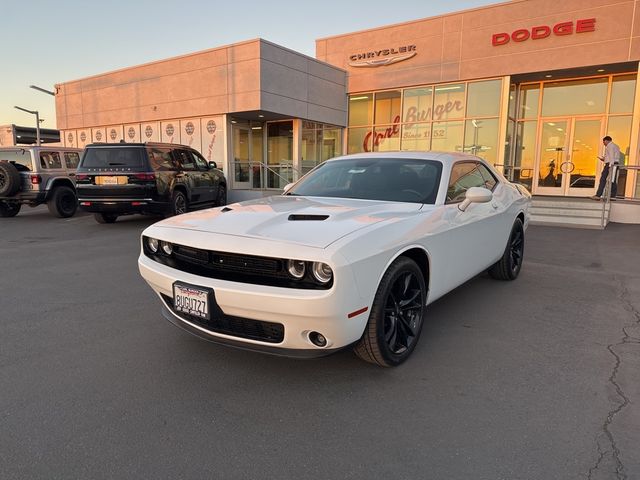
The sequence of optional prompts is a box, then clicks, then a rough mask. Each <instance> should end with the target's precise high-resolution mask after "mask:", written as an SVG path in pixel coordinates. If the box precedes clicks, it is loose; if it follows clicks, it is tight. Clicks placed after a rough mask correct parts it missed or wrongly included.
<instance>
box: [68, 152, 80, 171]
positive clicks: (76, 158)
mask: <svg viewBox="0 0 640 480" xmlns="http://www.w3.org/2000/svg"><path fill="white" fill-rule="evenodd" d="M64 163H65V165H66V166H67V168H69V169H72V170H75V169H76V168H78V163H80V155H78V154H77V153H76V152H64Z"/></svg>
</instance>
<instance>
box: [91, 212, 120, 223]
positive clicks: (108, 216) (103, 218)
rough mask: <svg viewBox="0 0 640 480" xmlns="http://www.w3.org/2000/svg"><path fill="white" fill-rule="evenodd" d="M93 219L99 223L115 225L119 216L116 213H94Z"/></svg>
mask: <svg viewBox="0 0 640 480" xmlns="http://www.w3.org/2000/svg"><path fill="white" fill-rule="evenodd" d="M93 218H95V220H96V222H98V223H115V222H116V220H117V219H118V215H116V214H115V213H94V214H93Z"/></svg>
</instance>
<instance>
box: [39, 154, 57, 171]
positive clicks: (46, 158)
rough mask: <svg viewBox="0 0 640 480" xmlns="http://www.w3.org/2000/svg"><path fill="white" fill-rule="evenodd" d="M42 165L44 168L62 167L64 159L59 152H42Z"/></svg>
mask: <svg viewBox="0 0 640 480" xmlns="http://www.w3.org/2000/svg"><path fill="white" fill-rule="evenodd" d="M40 166H41V167H42V168H62V160H60V154H59V153H58V152H40Z"/></svg>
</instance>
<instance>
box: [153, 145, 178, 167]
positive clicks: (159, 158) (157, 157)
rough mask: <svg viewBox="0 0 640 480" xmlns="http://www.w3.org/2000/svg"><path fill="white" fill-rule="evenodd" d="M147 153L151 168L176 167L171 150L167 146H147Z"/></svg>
mask: <svg viewBox="0 0 640 480" xmlns="http://www.w3.org/2000/svg"><path fill="white" fill-rule="evenodd" d="M147 155H148V156H149V163H150V164H151V168H152V169H153V170H155V171H167V170H175V169H176V167H175V163H174V161H173V157H172V156H171V150H170V149H168V148H167V149H163V148H149V149H147Z"/></svg>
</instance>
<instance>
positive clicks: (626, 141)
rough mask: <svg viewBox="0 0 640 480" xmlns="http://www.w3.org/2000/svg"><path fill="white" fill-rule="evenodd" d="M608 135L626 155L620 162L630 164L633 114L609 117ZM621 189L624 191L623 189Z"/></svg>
mask: <svg viewBox="0 0 640 480" xmlns="http://www.w3.org/2000/svg"><path fill="white" fill-rule="evenodd" d="M607 135H609V136H610V137H611V138H612V139H613V143H615V144H616V145H618V146H619V147H620V153H622V155H624V159H622V161H621V162H620V163H621V164H627V165H628V164H629V152H630V149H631V115H623V116H615V117H609V122H608V124H607ZM619 191H620V192H622V190H619Z"/></svg>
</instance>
